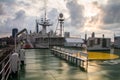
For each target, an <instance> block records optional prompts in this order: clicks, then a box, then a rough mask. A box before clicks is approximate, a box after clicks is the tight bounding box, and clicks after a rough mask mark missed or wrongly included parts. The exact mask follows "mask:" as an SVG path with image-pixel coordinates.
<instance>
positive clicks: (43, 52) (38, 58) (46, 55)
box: [19, 49, 120, 80]
mask: <svg viewBox="0 0 120 80" xmlns="http://www.w3.org/2000/svg"><path fill="white" fill-rule="evenodd" d="M114 53H115V54H117V55H119V56H120V50H118V49H116V50H115V52H114ZM25 63H26V64H25V66H24V67H23V68H22V70H21V71H20V76H19V77H20V80H120V59H115V60H106V61H89V66H88V71H87V72H85V71H83V70H82V69H80V68H79V67H76V66H74V65H72V64H69V63H67V62H66V61H64V60H61V59H60V58H57V57H55V56H54V55H53V54H51V52H50V50H49V49H28V50H26V60H25Z"/></svg>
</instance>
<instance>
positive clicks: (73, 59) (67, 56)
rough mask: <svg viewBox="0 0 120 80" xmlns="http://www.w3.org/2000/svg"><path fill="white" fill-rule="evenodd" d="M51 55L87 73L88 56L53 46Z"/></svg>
mask: <svg viewBox="0 0 120 80" xmlns="http://www.w3.org/2000/svg"><path fill="white" fill-rule="evenodd" d="M51 53H52V54H54V55H55V56H57V57H59V58H61V59H63V60H65V61H67V62H68V63H72V64H74V65H76V66H78V67H80V68H83V69H84V70H85V71H87V68H88V54H87V53H85V52H82V51H78V50H70V49H65V48H61V47H57V46H54V47H53V48H52V49H51Z"/></svg>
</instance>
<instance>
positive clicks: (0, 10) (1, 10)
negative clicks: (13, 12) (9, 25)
mask: <svg viewBox="0 0 120 80" xmlns="http://www.w3.org/2000/svg"><path fill="white" fill-rule="evenodd" d="M4 13H5V12H4V9H3V4H1V3H0V16H1V15H3V14H4Z"/></svg>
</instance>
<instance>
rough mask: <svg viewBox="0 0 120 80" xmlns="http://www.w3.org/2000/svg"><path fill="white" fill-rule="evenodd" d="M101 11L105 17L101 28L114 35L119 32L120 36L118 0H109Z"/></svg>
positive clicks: (119, 6) (119, 1)
mask: <svg viewBox="0 0 120 80" xmlns="http://www.w3.org/2000/svg"><path fill="white" fill-rule="evenodd" d="M103 10H104V12H105V16H104V18H103V22H104V25H103V26H101V28H102V29H105V30H110V31H112V32H115V33H118V32H119V33H118V34H119V35H120V0H116V1H114V0H109V1H108V3H107V5H106V6H105V7H103Z"/></svg>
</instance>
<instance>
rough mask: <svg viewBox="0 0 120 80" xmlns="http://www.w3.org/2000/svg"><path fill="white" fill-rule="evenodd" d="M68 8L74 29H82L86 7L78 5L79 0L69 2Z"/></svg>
mask: <svg viewBox="0 0 120 80" xmlns="http://www.w3.org/2000/svg"><path fill="white" fill-rule="evenodd" d="M66 7H67V9H68V10H69V14H70V19H71V25H72V26H74V27H82V26H83V24H82V23H83V19H84V17H83V9H84V7H83V6H82V5H80V4H78V2H77V0H72V1H68V2H67V3H66Z"/></svg>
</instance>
